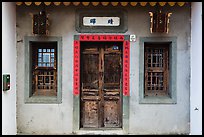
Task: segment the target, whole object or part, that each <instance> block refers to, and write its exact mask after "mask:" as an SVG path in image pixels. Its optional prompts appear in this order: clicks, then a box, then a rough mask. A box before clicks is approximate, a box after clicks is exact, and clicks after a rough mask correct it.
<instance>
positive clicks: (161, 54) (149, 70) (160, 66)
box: [144, 43, 169, 96]
mask: <svg viewBox="0 0 204 137" xmlns="http://www.w3.org/2000/svg"><path fill="white" fill-rule="evenodd" d="M144 64H145V68H144V69H145V78H144V79H145V81H144V84H145V86H144V87H145V90H144V95H145V96H167V95H169V93H168V81H169V80H168V78H169V67H168V66H169V65H168V64H169V44H168V43H145V59H144Z"/></svg>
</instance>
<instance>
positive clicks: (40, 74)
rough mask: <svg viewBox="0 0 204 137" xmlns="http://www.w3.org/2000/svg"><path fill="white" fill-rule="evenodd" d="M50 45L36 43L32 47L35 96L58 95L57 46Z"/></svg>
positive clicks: (33, 91)
mask: <svg viewBox="0 0 204 137" xmlns="http://www.w3.org/2000/svg"><path fill="white" fill-rule="evenodd" d="M43 45H45V46H43ZM48 45H49V43H46V44H45V43H44V44H43V43H35V44H34V46H33V49H32V66H33V67H32V68H33V69H32V81H33V82H32V89H33V90H32V93H33V96H57V69H56V68H57V67H56V66H57V54H56V46H55V45H54V44H53V43H50V45H49V46H48Z"/></svg>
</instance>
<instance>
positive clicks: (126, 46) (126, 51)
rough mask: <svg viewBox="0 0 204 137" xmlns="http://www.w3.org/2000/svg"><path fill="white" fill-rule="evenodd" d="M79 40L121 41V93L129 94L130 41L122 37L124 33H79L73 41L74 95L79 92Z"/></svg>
mask: <svg viewBox="0 0 204 137" xmlns="http://www.w3.org/2000/svg"><path fill="white" fill-rule="evenodd" d="M80 41H121V42H123V95H124V96H129V95H130V93H129V74H130V65H129V64H130V42H129V41H128V40H125V39H124V35H80V36H79V40H75V41H74V84H73V85H74V86H73V87H74V90H73V94H74V95H79V93H80Z"/></svg>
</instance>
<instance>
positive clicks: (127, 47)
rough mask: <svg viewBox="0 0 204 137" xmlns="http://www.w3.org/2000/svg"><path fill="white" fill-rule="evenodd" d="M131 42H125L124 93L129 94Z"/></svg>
mask: <svg viewBox="0 0 204 137" xmlns="http://www.w3.org/2000/svg"><path fill="white" fill-rule="evenodd" d="M129 74H130V42H129V41H127V40H126V41H124V42H123V95H124V96H129V95H130V92H129V78H130V77H129Z"/></svg>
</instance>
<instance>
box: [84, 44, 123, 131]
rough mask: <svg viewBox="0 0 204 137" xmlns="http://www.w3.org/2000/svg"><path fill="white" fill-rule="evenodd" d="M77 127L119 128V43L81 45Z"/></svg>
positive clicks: (120, 87)
mask: <svg viewBox="0 0 204 137" xmlns="http://www.w3.org/2000/svg"><path fill="white" fill-rule="evenodd" d="M80 45H81V55H80V56H81V57H80V61H81V66H80V67H81V83H80V92H81V93H80V99H81V100H80V127H81V128H121V127H122V64H123V63H122V53H123V52H122V42H81V43H80Z"/></svg>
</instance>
